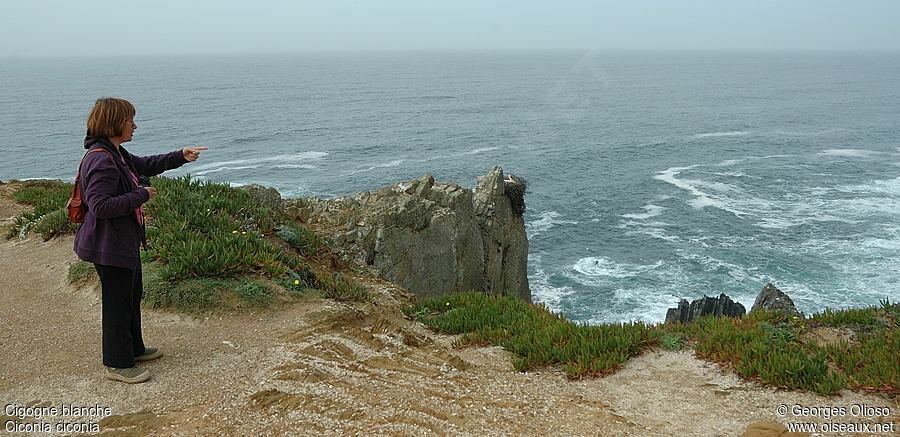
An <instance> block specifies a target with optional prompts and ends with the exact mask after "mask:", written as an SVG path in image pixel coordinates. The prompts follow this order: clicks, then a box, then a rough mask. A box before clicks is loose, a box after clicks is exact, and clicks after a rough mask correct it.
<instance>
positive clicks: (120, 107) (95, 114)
mask: <svg viewBox="0 0 900 437" xmlns="http://www.w3.org/2000/svg"><path fill="white" fill-rule="evenodd" d="M134 113H135V111H134V105H132V104H131V102H129V101H128V100H125V99H119V98H116V97H101V98H99V99H97V102H96V103H94V108H93V109H91V113H90V114H89V115H88V119H87V134H88V136H91V137H94V138H114V137H117V136H119V135H122V130H123V129H124V127H125V121H126V120H133V119H134Z"/></svg>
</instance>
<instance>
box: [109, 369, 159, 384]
mask: <svg viewBox="0 0 900 437" xmlns="http://www.w3.org/2000/svg"><path fill="white" fill-rule="evenodd" d="M106 379H111V380H113V381H122V382H125V383H128V384H137V383H139V382H144V381H146V380H148V379H150V372H149V371H148V370H146V369H140V368H137V367H128V368H125V369H119V368H116V367H107V368H106Z"/></svg>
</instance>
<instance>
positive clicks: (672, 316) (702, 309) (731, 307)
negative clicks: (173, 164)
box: [666, 293, 746, 323]
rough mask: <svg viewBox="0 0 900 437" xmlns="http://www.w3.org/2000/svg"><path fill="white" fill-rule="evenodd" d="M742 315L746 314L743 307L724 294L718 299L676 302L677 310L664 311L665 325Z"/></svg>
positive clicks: (705, 298)
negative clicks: (703, 318) (710, 317)
mask: <svg viewBox="0 0 900 437" xmlns="http://www.w3.org/2000/svg"><path fill="white" fill-rule="evenodd" d="M744 313H746V309H744V306H743V305H741V304H739V303H737V302H735V301H733V300H731V298H730V297H728V296H727V295H725V294H724V293H722V294H720V295H719V297H709V296H706V295H704V296H703V297H702V298H700V299H695V300H694V301H693V302H688V301H687V300H686V299H681V301H679V302H678V308H669V310H668V311H666V323H676V322H678V323H689V322H692V321H694V320H696V319H699V318H700V317H703V316H707V315H712V316H728V317H737V318H740V317H743V315H744Z"/></svg>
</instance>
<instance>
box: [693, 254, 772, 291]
mask: <svg viewBox="0 0 900 437" xmlns="http://www.w3.org/2000/svg"><path fill="white" fill-rule="evenodd" d="M675 254H676V255H678V256H679V257H680V258H683V259H686V260H690V261H695V262H697V263H698V264H700V265H701V266H702V267H703V270H705V271H707V272H716V271H718V270H722V269H724V270H725V271H726V272H727V273H728V276H729V277H731V278H732V279H734V280H735V281H737V282H743V281H751V282H756V283H762V284H765V282H762V281H764V277H763V276H762V275H759V274H756V273H755V272H756V271H758V270H759V269H758V268H756V267H749V268H745V267H743V266H739V265H737V264H732V263H729V262H727V261H723V260H720V259H718V258H715V257H712V256H709V255H704V254H700V253H690V252H687V251H685V250H683V249H679V250H676V251H675Z"/></svg>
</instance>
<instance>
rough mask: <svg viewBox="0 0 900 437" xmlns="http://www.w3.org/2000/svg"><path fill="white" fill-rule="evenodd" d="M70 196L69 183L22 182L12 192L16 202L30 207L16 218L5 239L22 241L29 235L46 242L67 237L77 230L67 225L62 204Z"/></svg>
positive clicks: (70, 187) (64, 206)
mask: <svg viewBox="0 0 900 437" xmlns="http://www.w3.org/2000/svg"><path fill="white" fill-rule="evenodd" d="M71 194H72V184H67V183H63V182H61V181H47V180H34V181H27V182H25V184H24V186H23V187H22V188H21V189H19V190H18V191H16V193H15V199H16V202H18V203H22V204H25V205H31V206H33V207H34V209H33V210H32V211H28V212H25V213H22V214H20V215H19V216H18V217H16V219H15V221H14V223H13V224H12V226H10V227H9V229H8V230H7V232H6V239H12V238H16V237H18V238H24V237H26V236H27V235H28V234H29V233H30V232H32V231H33V232H35V233H37V234H40V235H41V238H43V239H44V241H47V240H49V239H51V238H53V237H55V236H57V235H62V234H70V233H73V232H75V230H76V229H78V227H77V226H76V225H75V224H73V223H71V222H69V218H68V215H67V213H66V201H67V200H69V196H70V195H71Z"/></svg>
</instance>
